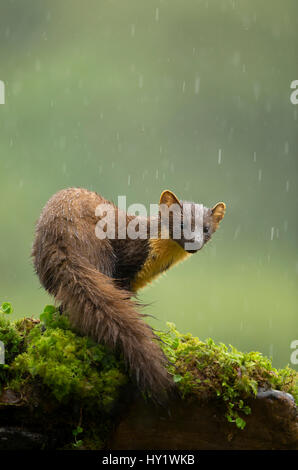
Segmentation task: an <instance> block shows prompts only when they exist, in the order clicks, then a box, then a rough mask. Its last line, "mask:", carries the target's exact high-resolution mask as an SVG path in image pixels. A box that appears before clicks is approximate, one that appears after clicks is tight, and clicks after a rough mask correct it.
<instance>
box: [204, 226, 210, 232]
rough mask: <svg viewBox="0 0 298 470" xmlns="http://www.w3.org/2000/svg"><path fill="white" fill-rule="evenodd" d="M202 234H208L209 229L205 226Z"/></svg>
mask: <svg viewBox="0 0 298 470" xmlns="http://www.w3.org/2000/svg"><path fill="white" fill-rule="evenodd" d="M203 232H204V233H208V232H209V227H207V226H206V225H205V227H204V228H203Z"/></svg>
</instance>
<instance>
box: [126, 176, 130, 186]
mask: <svg viewBox="0 0 298 470" xmlns="http://www.w3.org/2000/svg"><path fill="white" fill-rule="evenodd" d="M130 182H131V177H130V175H128V179H127V185H128V186H130Z"/></svg>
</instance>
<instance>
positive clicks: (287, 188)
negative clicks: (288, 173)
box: [286, 180, 290, 193]
mask: <svg viewBox="0 0 298 470" xmlns="http://www.w3.org/2000/svg"><path fill="white" fill-rule="evenodd" d="M289 189H290V181H289V180H287V182H286V191H287V193H288V192H289Z"/></svg>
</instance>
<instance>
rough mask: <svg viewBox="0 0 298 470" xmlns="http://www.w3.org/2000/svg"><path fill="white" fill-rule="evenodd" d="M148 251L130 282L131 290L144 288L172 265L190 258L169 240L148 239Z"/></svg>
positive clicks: (176, 244)
mask: <svg viewBox="0 0 298 470" xmlns="http://www.w3.org/2000/svg"><path fill="white" fill-rule="evenodd" d="M149 243H150V250H149V254H148V257H147V259H146V261H145V264H144V265H143V267H142V269H141V270H140V271H139V272H138V273H137V274H136V277H135V279H134V280H133V282H132V290H133V291H134V292H136V291H137V290H139V289H141V288H142V287H144V286H145V285H146V284H148V283H149V282H151V281H153V279H155V278H156V277H157V276H159V275H160V274H161V273H163V272H164V271H166V270H167V269H168V268H170V267H171V266H173V265H174V264H177V263H179V262H180V261H183V260H184V259H186V258H187V257H189V256H190V254H189V253H187V252H186V251H185V250H184V249H183V248H182V247H181V246H180V245H178V243H177V242H175V241H174V240H171V239H161V238H158V239H150V240H149Z"/></svg>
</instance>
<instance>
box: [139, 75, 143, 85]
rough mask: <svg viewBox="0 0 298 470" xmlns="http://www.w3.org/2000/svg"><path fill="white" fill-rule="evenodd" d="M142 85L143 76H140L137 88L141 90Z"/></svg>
mask: <svg viewBox="0 0 298 470" xmlns="http://www.w3.org/2000/svg"><path fill="white" fill-rule="evenodd" d="M143 84H144V79H143V75H140V76H139V88H143Z"/></svg>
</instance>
